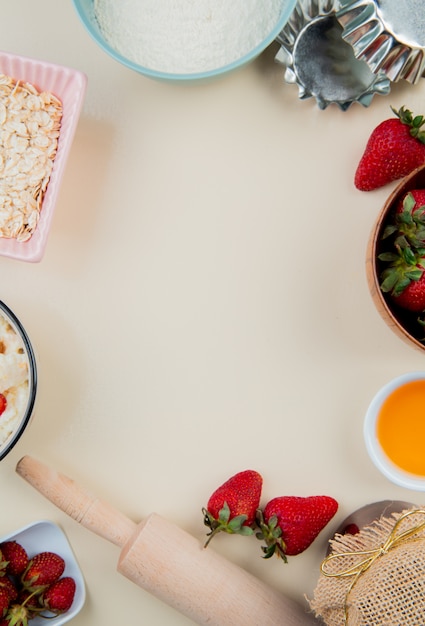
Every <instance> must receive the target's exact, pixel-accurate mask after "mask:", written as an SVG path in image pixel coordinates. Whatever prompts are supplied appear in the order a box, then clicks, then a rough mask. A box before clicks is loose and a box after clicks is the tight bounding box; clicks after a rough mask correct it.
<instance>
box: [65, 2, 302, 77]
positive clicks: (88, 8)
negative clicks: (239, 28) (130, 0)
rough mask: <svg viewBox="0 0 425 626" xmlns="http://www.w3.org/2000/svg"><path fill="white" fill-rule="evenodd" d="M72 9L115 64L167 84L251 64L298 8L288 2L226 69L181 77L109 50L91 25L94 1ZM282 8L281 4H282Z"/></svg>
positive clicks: (79, 3) (191, 73) (221, 72)
mask: <svg viewBox="0 0 425 626" xmlns="http://www.w3.org/2000/svg"><path fill="white" fill-rule="evenodd" d="M72 3H73V5H74V8H75V10H76V12H77V14H78V17H79V19H80V21H81V22H82V24H83V25H84V27H85V29H86V30H87V32H88V33H89V35H90V36H91V37H92V39H93V40H94V41H95V42H96V43H97V44H98V45H99V46H100V47H101V48H102V49H103V50H104V52H106V53H107V54H109V56H111V57H112V58H113V59H115V61H118V62H119V63H121V64H122V65H124V66H125V67H127V68H129V69H131V70H134V71H135V72H138V73H139V74H143V75H145V76H148V77H149V78H154V79H159V80H164V81H170V82H174V81H175V82H179V81H180V82H192V81H197V80H205V79H209V78H214V77H217V76H221V75H223V74H227V73H228V72H231V71H233V70H235V69H237V68H239V67H242V66H243V65H246V64H247V63H249V62H250V61H253V60H254V59H255V58H256V57H258V56H259V55H260V54H261V53H262V52H264V50H265V49H266V48H267V47H268V46H269V45H270V44H271V43H272V42H273V41H274V40H275V39H276V37H277V36H278V34H279V33H280V32H281V30H282V29H283V28H284V26H285V24H286V23H287V21H288V20H289V18H290V16H291V14H292V12H293V10H294V9H295V6H296V4H297V0H287V3H286V5H285V6H282V10H281V14H280V17H279V20H278V22H277V23H276V25H275V27H274V28H273V29H272V30H271V32H270V33H269V34H268V35H267V36H266V37H265V38H264V39H263V40H262V41H261V42H260V43H259V44H257V45H256V46H255V47H254V48H253V49H252V50H250V51H249V52H247V53H246V54H244V55H243V56H242V57H240V58H239V59H236V60H235V61H232V62H231V63H227V64H226V65H221V66H220V67H218V68H215V69H213V70H207V71H205V72H182V73H173V72H165V71H162V70H154V69H151V68H148V67H145V66H143V65H139V64H138V63H135V62H134V61H131V60H130V59H127V58H126V57H124V56H123V55H121V54H120V53H119V52H118V51H117V50H115V49H114V48H113V47H112V46H110V45H109V44H108V43H107V42H106V41H105V39H104V38H103V35H102V33H101V31H100V29H99V28H98V27H97V26H96V25H95V24H94V22H95V17H94V15H92V9H93V5H94V0H72ZM282 5H283V0H282Z"/></svg>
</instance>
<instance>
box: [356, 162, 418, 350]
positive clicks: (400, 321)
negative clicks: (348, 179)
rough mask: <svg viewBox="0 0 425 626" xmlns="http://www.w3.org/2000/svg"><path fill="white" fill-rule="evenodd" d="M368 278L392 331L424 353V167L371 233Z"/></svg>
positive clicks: (398, 191) (397, 192)
mask: <svg viewBox="0 0 425 626" xmlns="http://www.w3.org/2000/svg"><path fill="white" fill-rule="evenodd" d="M366 266H367V277H368V282H369V288H370V291H371V294H372V298H373V301H374V303H375V305H376V307H377V310H378V312H379V313H380V314H381V316H382V317H383V319H384V320H385V321H386V323H387V324H388V325H389V327H390V328H391V329H392V330H393V331H394V332H395V333H396V334H397V335H399V336H400V337H401V338H402V339H404V340H405V341H407V342H408V343H410V344H411V345H414V346H415V347H416V348H418V349H420V350H425V165H421V166H420V167H418V168H417V169H415V170H414V171H413V172H411V173H410V174H409V175H408V176H406V177H405V178H404V179H403V180H402V181H401V182H400V183H399V185H398V186H397V187H396V188H395V189H394V191H393V192H392V193H391V195H390V196H389V198H388V199H387V201H386V202H385V204H384V206H383V208H382V211H381V213H380V215H379V217H378V219H377V221H376V223H375V226H374V229H373V231H372V234H371V237H370V240H369V245H368V252H367V263H366Z"/></svg>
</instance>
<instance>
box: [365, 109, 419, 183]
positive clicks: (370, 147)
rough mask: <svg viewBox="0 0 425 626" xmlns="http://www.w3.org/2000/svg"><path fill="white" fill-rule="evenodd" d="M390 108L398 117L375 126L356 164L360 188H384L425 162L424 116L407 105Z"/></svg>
mask: <svg viewBox="0 0 425 626" xmlns="http://www.w3.org/2000/svg"><path fill="white" fill-rule="evenodd" d="M391 109H392V111H393V113H395V115H396V116H397V117H396V118H391V119H387V120H384V121H383V122H381V123H380V124H379V125H378V126H377V127H376V128H375V130H374V131H373V132H372V134H371V135H370V137H369V140H368V142H367V144H366V148H365V151H364V153H363V156H362V158H361V159H360V162H359V164H358V166H357V170H356V174H355V177H354V184H355V186H356V187H357V189H360V190H361V191H371V190H372V189H378V187H383V186H384V185H386V184H388V183H390V182H392V181H394V180H397V179H398V178H403V176H406V175H407V174H409V173H410V172H412V171H413V170H414V169H415V168H416V167H419V165H422V164H423V163H425V133H424V132H423V131H422V130H421V126H422V125H423V124H424V122H425V118H424V117H423V116H422V115H418V116H416V117H413V115H412V113H411V111H408V110H407V109H405V108H404V107H401V109H400V110H399V111H396V110H395V109H393V108H392V107H391Z"/></svg>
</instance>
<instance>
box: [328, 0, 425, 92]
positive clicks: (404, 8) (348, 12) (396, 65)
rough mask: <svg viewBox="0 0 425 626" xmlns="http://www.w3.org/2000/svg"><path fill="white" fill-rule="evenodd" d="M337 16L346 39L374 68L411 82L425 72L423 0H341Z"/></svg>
mask: <svg viewBox="0 0 425 626" xmlns="http://www.w3.org/2000/svg"><path fill="white" fill-rule="evenodd" d="M337 19H338V22H339V23H340V24H341V26H342V27H343V32H342V37H343V39H344V41H346V42H347V43H349V44H350V45H351V46H352V48H353V50H354V54H355V56H356V58H357V59H362V60H363V61H365V62H366V63H367V64H368V66H369V67H370V69H371V70H372V72H375V73H376V72H383V73H384V74H385V75H386V76H387V77H388V78H389V79H390V80H391V81H393V82H397V81H399V80H401V79H404V80H406V81H408V82H409V83H412V84H416V83H417V82H418V81H419V80H420V78H421V77H422V76H423V75H424V72H425V2H424V0H354V2H353V0H340V9H339V11H338V13H337Z"/></svg>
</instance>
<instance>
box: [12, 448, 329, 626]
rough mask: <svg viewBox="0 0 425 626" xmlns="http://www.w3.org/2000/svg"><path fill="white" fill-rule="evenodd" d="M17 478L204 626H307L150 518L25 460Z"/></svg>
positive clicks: (248, 580) (124, 570) (302, 617)
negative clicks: (114, 549)
mask: <svg viewBox="0 0 425 626" xmlns="http://www.w3.org/2000/svg"><path fill="white" fill-rule="evenodd" d="M16 471H17V473H18V474H19V475H20V476H21V477H22V478H24V479H25V480H26V481H27V482H28V483H29V484H30V485H32V486H33V487H35V489H37V490H38V491H39V492H40V493H41V494H43V495H44V496H45V497H46V498H47V499H48V500H50V501H51V502H53V504H55V505H56V506H57V507H59V508H60V509H61V510H62V511H64V512H65V513H67V514H68V515H69V516H70V517H72V518H73V519H74V520H76V521H77V522H79V523H80V524H81V525H82V526H84V527H85V528H88V529H89V530H91V531H93V532H94V533H96V534H97V535H100V536H101V537H103V538H104V539H107V540H108V541H110V542H112V543H113V544H115V545H117V546H119V547H120V548H121V553H120V556H119V560H118V567H117V569H118V572H120V573H121V574H123V575H124V576H126V577H127V578H129V579H130V580H131V581H132V582H134V583H136V584H137V585H139V586H140V587H142V588H143V589H145V590H147V591H149V592H150V593H151V594H153V595H154V596H156V597H157V598H159V599H160V600H162V601H164V602H165V603H167V604H168V605H170V606H172V607H173V608H175V609H177V610H178V611H179V612H180V613H182V614H183V615H185V616H187V617H189V618H190V619H192V620H193V621H194V622H195V623H197V624H200V625H202V626H203V625H205V626H238V625H243V626H311V625H313V624H317V621H316V620H315V619H314V618H313V617H312V616H311V615H310V614H308V613H307V612H306V611H305V610H304V609H303V608H301V607H300V606H298V604H296V603H295V602H293V601H292V600H290V599H288V598H285V597H284V596H283V595H282V594H280V593H278V592H277V591H275V590H273V589H271V588H270V587H268V586H267V585H266V584H264V583H263V582H261V581H260V580H258V579H257V578H255V577H254V576H252V575H251V574H249V573H248V572H246V571H245V570H243V569H241V568H240V567H238V566H237V565H235V564H233V563H231V562H229V561H227V560H226V559H225V558H224V557H222V556H220V555H219V554H217V553H216V552H214V550H213V549H212V548H211V547H208V548H204V547H203V545H202V543H201V542H200V541H198V540H197V539H195V538H194V537H192V536H191V535H189V534H188V533H186V532H185V531H183V530H182V529H180V528H178V527H177V526H175V525H174V524H171V523H170V522H167V521H166V520H165V519H163V518H162V517H160V516H159V515H157V514H156V513H152V514H151V515H149V516H148V517H147V518H146V519H145V520H144V521H143V522H141V523H140V524H135V523H134V522H132V521H131V520H129V519H128V518H127V517H125V515H123V514H122V513H120V512H119V511H118V510H116V509H114V508H113V507H111V506H110V505H109V504H108V503H106V502H103V501H101V500H99V499H97V498H96V497H94V496H92V495H91V494H90V493H88V492H87V491H86V490H85V489H82V488H81V487H80V486H78V485H77V484H76V483H75V482H74V481H73V480H71V479H70V478H68V477H66V476H64V475H63V474H60V473H58V472H56V471H55V470H52V469H50V468H49V467H47V466H46V465H44V464H43V463H41V462H39V461H37V460H36V459H34V458H32V457H30V456H24V457H23V458H22V459H21V460H20V461H19V462H18V464H17V466H16Z"/></svg>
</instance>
